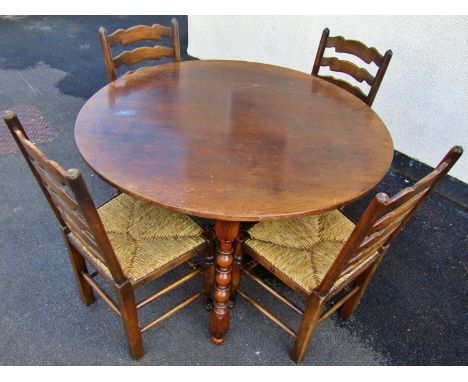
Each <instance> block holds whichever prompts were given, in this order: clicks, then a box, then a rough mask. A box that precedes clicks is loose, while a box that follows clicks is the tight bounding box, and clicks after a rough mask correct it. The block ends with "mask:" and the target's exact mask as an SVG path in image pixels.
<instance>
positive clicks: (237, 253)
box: [229, 231, 246, 308]
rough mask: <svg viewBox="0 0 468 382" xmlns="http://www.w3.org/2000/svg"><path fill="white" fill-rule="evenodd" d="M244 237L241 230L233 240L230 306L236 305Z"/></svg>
mask: <svg viewBox="0 0 468 382" xmlns="http://www.w3.org/2000/svg"><path fill="white" fill-rule="evenodd" d="M245 239H246V233H245V232H243V231H241V232H239V235H237V237H236V239H235V240H234V243H233V247H234V252H233V257H234V261H233V263H232V274H231V275H232V276H231V277H232V278H231V294H230V301H229V302H230V308H233V307H234V306H235V305H236V299H237V289H238V288H239V285H240V280H241V273H242V258H243V255H244V252H243V248H242V245H243V243H244V240H245Z"/></svg>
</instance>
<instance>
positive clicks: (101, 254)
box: [4, 112, 214, 359]
mask: <svg viewBox="0 0 468 382" xmlns="http://www.w3.org/2000/svg"><path fill="white" fill-rule="evenodd" d="M4 120H5V123H6V125H7V126H8V128H9V130H10V132H11V135H12V136H13V138H14V140H15V142H16V143H17V145H18V147H19V149H20V151H21V153H22V154H23V156H24V158H25V159H26V162H27V164H28V165H29V167H30V169H31V171H32V173H33V175H34V177H35V178H36V180H37V183H38V184H39V187H40V188H41V190H42V191H43V193H44V195H45V197H46V199H47V201H48V202H49V204H50V206H51V208H52V210H53V211H54V213H55V216H56V217H57V220H58V222H59V225H60V228H61V231H62V235H63V238H64V241H65V244H66V247H67V249H68V254H69V257H70V262H71V265H72V269H73V273H74V275H75V279H76V283H77V287H78V291H79V293H80V297H81V300H82V301H83V303H84V304H86V305H89V304H91V303H93V302H94V301H95V295H94V292H96V293H97V294H98V295H99V296H101V297H102V299H103V300H104V302H106V304H107V305H108V306H109V307H110V308H111V309H112V310H113V311H114V312H115V313H117V315H119V316H120V317H121V319H122V322H123V325H124V329H125V333H126V335H127V342H128V347H129V352H130V354H131V355H132V356H133V358H135V359H138V358H140V357H141V356H142V355H143V353H144V350H143V342H142V338H141V333H143V332H144V331H146V330H148V329H149V328H152V327H154V326H155V325H156V324H157V323H159V322H161V321H162V320H164V319H165V318H167V317H169V316H171V315H172V314H174V313H175V312H177V311H179V310H180V309H182V308H183V307H185V306H186V305H188V304H189V303H190V302H192V301H194V300H195V299H196V298H197V297H199V296H200V295H201V294H206V291H205V290H204V291H201V292H199V293H197V294H196V295H193V296H191V297H189V298H188V299H186V300H185V301H183V302H182V303H180V304H178V305H176V306H175V307H174V308H172V309H171V310H170V311H168V312H166V313H165V314H164V315H162V316H160V317H158V318H157V319H155V320H153V321H152V322H151V323H150V324H148V325H146V326H145V327H143V328H142V329H140V325H139V322H138V314H137V309H138V308H142V307H143V306H145V305H147V304H148V303H150V302H153V301H155V300H156V299H157V298H159V297H161V296H162V295H165V294H167V293H169V292H170V291H171V290H173V289H175V288H176V287H178V286H180V285H182V284H183V283H185V282H187V281H189V280H191V279H192V278H193V277H195V276H196V275H198V274H200V273H204V267H205V265H203V267H200V268H199V269H197V270H196V271H194V272H191V273H189V274H187V275H185V276H182V277H181V278H180V279H178V280H176V281H174V282H173V283H171V284H169V285H168V286H166V287H164V288H163V289H161V290H160V291H158V292H156V293H154V294H153V295H151V296H149V297H147V298H145V299H144V300H142V301H141V302H140V303H136V301H135V290H136V288H138V287H140V286H141V285H144V284H145V283H146V282H148V281H151V280H153V279H155V278H157V277H159V276H160V275H162V274H165V273H167V272H168V271H170V270H172V269H173V268H174V267H175V266H177V265H180V264H182V263H184V262H187V261H188V260H190V259H192V258H193V257H194V256H196V255H197V254H198V253H199V252H202V251H205V250H206V251H208V252H209V253H211V254H212V253H213V252H214V248H213V239H214V233H213V232H205V233H204V237H205V238H206V240H205V243H203V244H201V245H200V246H198V247H196V248H195V249H193V250H191V251H189V252H187V253H186V254H184V255H183V256H180V257H179V258H178V259H177V260H174V261H173V262H171V263H169V264H167V265H165V266H164V267H161V268H160V269H159V270H158V271H157V272H155V273H152V274H149V275H147V276H146V277H145V278H143V279H142V280H140V281H138V283H135V284H132V283H131V282H130V281H129V280H128V279H127V278H126V276H125V275H124V273H123V271H122V268H121V266H120V263H119V261H118V259H117V257H116V255H115V252H114V249H113V248H112V245H111V243H110V241H109V238H108V236H107V233H106V231H105V229H104V226H103V224H102V221H101V219H100V217H99V214H98V211H97V209H96V206H95V205H94V202H93V200H92V198H91V195H90V193H89V191H88V189H87V187H86V184H85V182H84V180H83V178H82V176H81V174H80V172H79V171H78V170H77V169H69V170H67V171H65V170H64V169H63V168H62V167H60V166H59V165H58V164H57V163H56V162H54V161H51V160H49V159H48V158H47V157H46V156H45V155H44V154H43V153H42V152H41V151H40V150H39V149H38V148H37V147H36V146H35V145H34V144H32V143H31V142H30V141H29V139H28V137H27V135H26V133H25V131H24V129H23V127H22V125H21V123H20V121H19V120H18V118H17V116H16V115H15V114H14V113H13V112H6V114H5V116H4ZM90 253H91V254H93V255H94V256H95V257H97V258H98V259H99V260H100V261H102V262H103V263H104V264H105V265H106V266H107V268H108V269H109V271H110V273H111V278H109V276H108V275H107V274H106V273H104V272H102V273H100V272H99V270H100V269H101V268H99V267H96V264H95V262H96V260H95V259H94V258H93V257H92V256H91V255H90ZM86 261H88V262H90V263H91V264H93V265H94V266H95V267H96V268H97V271H96V272H94V273H93V274H92V275H90V274H89V273H88V270H87V266H86ZM208 266H209V267H210V266H211V267H212V265H208ZM211 273H213V272H211ZM97 275H100V276H102V278H103V279H104V280H105V281H107V282H109V285H110V286H111V287H112V288H113V289H114V292H115V294H116V296H117V302H116V301H114V300H113V299H112V298H111V297H110V296H109V295H108V294H107V293H106V292H105V291H104V289H103V288H101V287H100V286H99V284H98V283H97V282H96V281H95V280H94V278H95V277H96V276H97ZM208 276H209V275H208V274H205V276H204V277H205V280H204V282H203V284H204V285H205V286H206V285H212V282H213V281H212V277H211V276H210V277H211V279H210V278H209V277H208Z"/></svg>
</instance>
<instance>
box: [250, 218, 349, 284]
mask: <svg viewBox="0 0 468 382" xmlns="http://www.w3.org/2000/svg"><path fill="white" fill-rule="evenodd" d="M353 229H354V223H353V222H352V221H351V220H349V219H348V218H347V217H346V216H345V215H344V214H343V213H342V212H340V211H339V210H334V211H331V212H327V213H324V214H321V215H313V216H308V217H305V218H299V219H289V220H278V221H267V222H260V223H257V224H256V225H255V226H253V227H252V228H250V230H249V231H248V233H249V235H250V239H247V240H246V241H245V245H246V246H247V247H250V248H251V249H252V250H254V251H255V252H256V253H257V254H258V255H260V256H261V257H263V258H264V259H265V260H266V261H267V262H268V263H270V264H271V265H272V266H273V267H274V268H277V269H278V270H279V271H280V272H282V273H284V275H285V276H286V277H288V278H290V279H291V280H292V281H293V282H295V283H296V284H298V285H299V286H300V287H301V288H302V289H303V290H304V291H305V292H306V293H310V292H311V291H312V290H313V289H315V288H316V287H317V286H318V285H319V284H320V282H321V281H322V280H323V278H324V277H325V274H326V273H327V271H328V270H329V269H330V267H331V265H332V263H333V261H334V260H335V259H336V257H337V256H338V254H339V253H340V250H341V249H342V248H343V245H344V244H345V242H346V240H347V239H348V238H349V236H350V235H351V232H352V231H353Z"/></svg>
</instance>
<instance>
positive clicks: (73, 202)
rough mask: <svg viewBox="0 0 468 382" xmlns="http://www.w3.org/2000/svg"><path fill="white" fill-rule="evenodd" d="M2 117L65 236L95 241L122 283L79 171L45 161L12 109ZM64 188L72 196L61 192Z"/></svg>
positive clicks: (119, 268)
mask: <svg viewBox="0 0 468 382" xmlns="http://www.w3.org/2000/svg"><path fill="white" fill-rule="evenodd" d="M4 120H5V123H6V125H7V126H8V128H9V130H10V133H11V135H12V136H13V139H14V140H15V142H16V144H17V146H18V148H19V149H20V151H21V153H22V154H23V156H24V158H25V160H26V162H27V163H28V166H29V168H30V169H31V172H32V173H33V175H34V177H35V179H36V181H37V183H38V185H39V187H40V188H41V190H42V192H43V193H44V195H45V197H46V199H47V201H48V202H49V205H50V207H51V208H52V211H53V212H54V214H55V216H56V218H57V220H58V221H59V224H60V227H61V229H62V232H63V234H64V235H65V237H66V236H67V235H68V234H69V233H72V234H74V235H75V234H76V235H78V236H80V237H81V239H84V240H85V243H88V244H87V245H96V244H97V247H98V250H99V253H100V254H101V256H102V258H103V262H104V263H105V264H106V266H107V267H108V268H109V271H110V272H111V275H112V277H113V279H114V281H115V282H116V283H117V284H122V283H123V282H124V281H125V280H126V278H125V276H124V274H123V271H122V269H121V267H120V264H119V262H118V260H117V257H116V255H115V252H114V249H113V247H112V245H111V243H110V241H109V238H108V236H107V233H106V231H105V229H104V226H103V225H102V221H101V219H100V217H99V214H98V212H97V209H96V206H95V205H94V202H93V200H92V198H91V195H90V193H89V191H88V189H87V187H86V184H85V182H84V180H83V178H82V176H81V174H80V172H79V171H78V170H77V169H70V170H68V171H64V170H63V169H62V168H61V167H60V166H59V165H58V164H57V163H55V162H53V161H50V160H48V159H47V157H46V156H45V155H44V154H43V153H42V152H41V151H40V150H39V149H38V148H37V147H36V146H35V145H33V144H32V143H31V142H30V141H29V139H28V138H27V135H26V134H25V133H24V128H23V126H22V125H21V122H20V121H19V119H18V117H17V116H16V114H15V113H14V112H11V111H9V112H6V113H5V115H4ZM33 161H34V163H33ZM67 187H68V189H69V192H70V191H71V193H72V194H73V197H72V196H71V194H68V193H67V192H66V191H65V189H66V188H67ZM76 211H79V212H80V213H81V214H82V215H83V217H84V219H85V222H82V221H81V220H80V218H79V217H78V216H76V213H77V212H76ZM84 231H89V233H90V234H91V235H92V239H93V240H95V242H96V244H93V242H92V240H91V242H90V241H89V240H90V239H89V238H88V236H87V235H89V234H87V233H85V232H84ZM86 240H88V241H86ZM89 243H91V244H89ZM83 246H84V244H83Z"/></svg>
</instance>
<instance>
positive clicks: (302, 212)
mask: <svg viewBox="0 0 468 382" xmlns="http://www.w3.org/2000/svg"><path fill="white" fill-rule="evenodd" d="M75 140H76V145H77V147H78V150H79V152H80V154H81V156H82V157H83V158H84V160H85V162H86V163H87V164H88V165H89V166H90V167H91V168H92V169H93V170H94V171H95V172H96V173H97V174H98V175H99V176H100V177H102V178H103V179H104V180H105V181H106V182H108V183H109V184H111V185H112V186H114V187H116V188H118V189H119V190H121V191H122V192H125V193H127V194H130V195H132V196H134V197H135V198H138V199H140V200H143V201H145V202H148V203H152V204H154V205H157V206H160V207H163V208H167V209H170V210H174V211H179V212H182V213H186V214H189V215H191V216H195V217H201V218H208V219H213V220H214V221H215V222H214V227H215V233H216V237H217V243H218V244H217V253H216V260H215V263H216V276H215V280H216V281H215V287H214V292H213V298H214V306H213V309H212V310H211V313H210V317H209V328H210V333H211V339H212V341H213V343H215V344H218V345H219V344H222V343H223V342H224V340H225V337H226V334H227V332H228V329H229V322H230V305H229V295H230V285H231V279H232V275H231V273H232V265H233V260H234V259H233V241H234V240H235V238H236V237H237V236H238V233H239V227H240V223H241V222H257V221H265V220H277V219H293V218H300V217H305V216H308V215H313V214H320V213H323V212H326V211H330V210H333V209H337V208H341V207H343V206H345V205H347V204H349V203H351V202H353V201H355V200H357V199H359V198H360V197H362V196H363V195H365V194H366V193H368V192H369V191H370V190H372V189H373V188H374V187H375V186H376V185H377V184H378V183H379V182H380V180H381V179H382V178H383V177H384V176H385V174H386V173H387V171H388V169H389V167H390V164H391V161H392V158H393V142H392V138H391V136H390V134H389V132H388V130H387V128H386V126H385V124H384V122H383V121H382V119H381V118H380V117H379V116H378V115H377V113H376V112H375V111H374V110H373V109H372V108H370V107H369V106H367V105H366V104H365V103H364V102H363V101H361V100H360V99H358V98H357V97H355V96H354V95H352V94H350V93H348V92H347V91H345V90H343V89H341V88H339V87H338V86H336V85H334V84H331V83H329V82H327V81H325V80H323V79H320V78H317V77H314V76H311V75H310V74H307V73H303V72H300V71H296V70H293V69H288V68H284V67H279V66H274V65H268V64H261V63H254V62H245V61H230V60H193V61H185V62H179V63H168V64H163V65H159V66H153V67H145V68H141V69H138V70H136V71H134V72H131V73H128V74H125V75H123V76H121V77H120V78H118V79H117V80H115V81H113V82H111V83H109V84H107V85H106V86H104V87H103V88H102V89H100V90H99V91H98V92H97V93H95V94H94V95H93V96H92V97H91V98H90V99H89V100H88V101H87V102H86V103H85V104H84V106H83V107H82V109H81V111H80V112H79V115H78V117H77V119H76V123H75Z"/></svg>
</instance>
